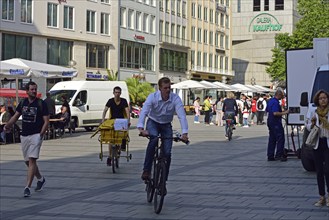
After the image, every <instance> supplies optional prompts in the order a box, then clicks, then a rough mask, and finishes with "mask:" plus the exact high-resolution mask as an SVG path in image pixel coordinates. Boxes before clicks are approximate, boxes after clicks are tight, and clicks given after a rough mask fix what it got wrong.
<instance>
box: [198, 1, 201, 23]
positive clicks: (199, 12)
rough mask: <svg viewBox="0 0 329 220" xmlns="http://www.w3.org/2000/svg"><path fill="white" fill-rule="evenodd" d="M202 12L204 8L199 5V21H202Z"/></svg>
mask: <svg viewBox="0 0 329 220" xmlns="http://www.w3.org/2000/svg"><path fill="white" fill-rule="evenodd" d="M201 10H202V6H201V5H198V19H200V20H201V19H202V15H201Z"/></svg>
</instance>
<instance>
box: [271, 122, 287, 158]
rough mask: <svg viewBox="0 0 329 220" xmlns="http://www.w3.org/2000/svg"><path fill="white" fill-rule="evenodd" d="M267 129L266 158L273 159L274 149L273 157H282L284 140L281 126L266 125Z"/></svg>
mask: <svg viewBox="0 0 329 220" xmlns="http://www.w3.org/2000/svg"><path fill="white" fill-rule="evenodd" d="M268 129H269V138H268V145H267V158H274V152H275V148H276V154H275V157H283V156H284V155H283V149H284V142H285V139H284V130H283V127H282V125H281V124H280V125H268Z"/></svg>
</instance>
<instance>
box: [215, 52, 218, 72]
mask: <svg viewBox="0 0 329 220" xmlns="http://www.w3.org/2000/svg"><path fill="white" fill-rule="evenodd" d="M215 68H216V69H218V55H217V54H216V55H215Z"/></svg>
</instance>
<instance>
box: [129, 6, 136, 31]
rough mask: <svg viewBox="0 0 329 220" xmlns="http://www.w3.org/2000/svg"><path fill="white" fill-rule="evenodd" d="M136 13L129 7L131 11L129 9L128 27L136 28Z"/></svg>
mask: <svg viewBox="0 0 329 220" xmlns="http://www.w3.org/2000/svg"><path fill="white" fill-rule="evenodd" d="M134 15H135V12H134V10H131V9H129V11H128V28H130V29H134V23H135V19H134Z"/></svg>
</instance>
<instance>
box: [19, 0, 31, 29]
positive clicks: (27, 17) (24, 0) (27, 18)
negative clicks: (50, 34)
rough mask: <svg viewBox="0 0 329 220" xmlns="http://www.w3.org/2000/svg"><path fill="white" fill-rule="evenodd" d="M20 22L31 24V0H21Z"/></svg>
mask: <svg viewBox="0 0 329 220" xmlns="http://www.w3.org/2000/svg"><path fill="white" fill-rule="evenodd" d="M21 22H24V23H30V24H31V23H32V0H21Z"/></svg>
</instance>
